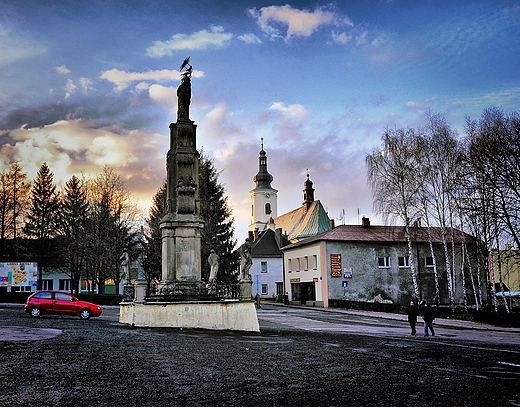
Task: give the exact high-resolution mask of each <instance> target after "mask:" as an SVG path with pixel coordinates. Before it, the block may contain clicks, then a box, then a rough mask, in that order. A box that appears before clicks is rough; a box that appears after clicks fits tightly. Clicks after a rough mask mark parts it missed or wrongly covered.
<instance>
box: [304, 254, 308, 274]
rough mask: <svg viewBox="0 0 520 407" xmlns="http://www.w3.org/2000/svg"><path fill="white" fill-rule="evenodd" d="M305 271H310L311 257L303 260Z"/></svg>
mask: <svg viewBox="0 0 520 407" xmlns="http://www.w3.org/2000/svg"><path fill="white" fill-rule="evenodd" d="M303 269H304V270H305V271H307V270H309V256H305V257H304V258H303Z"/></svg>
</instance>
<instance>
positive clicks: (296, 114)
mask: <svg viewBox="0 0 520 407" xmlns="http://www.w3.org/2000/svg"><path fill="white" fill-rule="evenodd" d="M269 110H275V111H278V112H280V113H282V114H283V115H284V116H287V117H290V118H292V119H297V120H305V119H306V118H307V116H308V115H309V112H307V110H305V107H303V105H300V104H294V105H289V106H286V105H285V103H283V102H274V103H273V104H272V105H271V106H270V107H269Z"/></svg>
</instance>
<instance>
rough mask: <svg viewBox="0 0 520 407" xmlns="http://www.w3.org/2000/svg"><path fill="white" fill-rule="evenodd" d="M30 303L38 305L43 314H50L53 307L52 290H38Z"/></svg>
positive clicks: (34, 305)
mask: <svg viewBox="0 0 520 407" xmlns="http://www.w3.org/2000/svg"><path fill="white" fill-rule="evenodd" d="M31 305H32V306H33V307H40V308H41V310H42V312H43V313H44V314H52V312H53V311H52V310H53V309H54V296H53V292H52V291H40V292H39V293H36V294H35V295H34V297H33V298H32V301H31Z"/></svg>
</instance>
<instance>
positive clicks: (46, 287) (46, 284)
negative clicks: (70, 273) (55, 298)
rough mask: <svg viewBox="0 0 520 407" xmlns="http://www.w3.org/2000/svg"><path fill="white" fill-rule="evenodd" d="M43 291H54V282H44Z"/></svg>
mask: <svg viewBox="0 0 520 407" xmlns="http://www.w3.org/2000/svg"><path fill="white" fill-rule="evenodd" d="M42 290H54V284H53V281H52V280H42Z"/></svg>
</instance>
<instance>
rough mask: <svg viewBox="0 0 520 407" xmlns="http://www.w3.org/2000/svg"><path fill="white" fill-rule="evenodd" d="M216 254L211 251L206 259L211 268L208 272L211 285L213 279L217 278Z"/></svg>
mask: <svg viewBox="0 0 520 407" xmlns="http://www.w3.org/2000/svg"><path fill="white" fill-rule="evenodd" d="M218 259H219V257H218V254H217V253H215V250H213V249H211V253H210V254H209V257H208V263H209V265H210V267H211V270H210V272H209V282H210V283H213V282H214V281H215V279H216V278H217V273H218Z"/></svg>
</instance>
